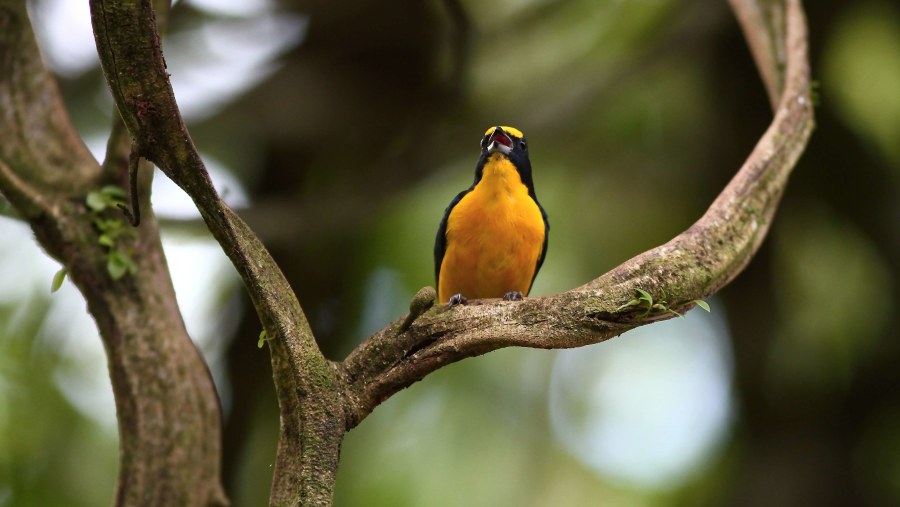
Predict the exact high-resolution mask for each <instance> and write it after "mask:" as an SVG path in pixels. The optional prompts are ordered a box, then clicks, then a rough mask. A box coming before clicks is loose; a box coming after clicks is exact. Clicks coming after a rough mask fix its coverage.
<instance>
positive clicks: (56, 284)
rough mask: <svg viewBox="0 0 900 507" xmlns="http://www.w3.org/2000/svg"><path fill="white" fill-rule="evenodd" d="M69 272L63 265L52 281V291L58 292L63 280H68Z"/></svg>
mask: <svg viewBox="0 0 900 507" xmlns="http://www.w3.org/2000/svg"><path fill="white" fill-rule="evenodd" d="M67 273H68V271H67V270H66V268H65V267H63V268H62V269H60V270H59V271H57V272H56V274H55V275H53V281H52V282H51V283H50V292H56V291H58V290H59V288H60V287H62V284H63V282H64V281H66V274H67Z"/></svg>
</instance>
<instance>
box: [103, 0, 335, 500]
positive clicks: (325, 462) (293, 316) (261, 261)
mask: <svg viewBox="0 0 900 507" xmlns="http://www.w3.org/2000/svg"><path fill="white" fill-rule="evenodd" d="M90 6H91V18H92V22H93V26H94V34H95V39H96V42H97V49H98V51H99V53H100V61H101V64H102V66H103V72H104V75H105V76H106V79H107V81H108V83H109V87H110V89H111V91H112V94H113V98H114V99H115V102H116V105H117V106H118V108H119V111H120V112H121V115H122V119H123V121H124V123H125V125H126V126H127V127H128V130H129V132H130V133H131V135H132V136H133V138H134V142H135V144H136V145H137V146H138V149H139V150H140V153H141V155H142V156H143V157H145V158H147V159H148V160H151V161H152V162H153V163H155V164H156V165H157V166H159V167H160V169H161V170H162V171H163V172H164V173H165V174H166V175H167V176H168V177H169V178H171V179H172V181H174V182H175V183H176V184H177V185H178V186H180V187H181V188H182V189H184V191H185V192H187V194H188V195H189V196H190V197H191V199H193V201H194V203H195V204H196V205H197V208H198V209H199V210H200V214H201V216H202V217H203V219H204V221H205V222H206V224H207V227H208V228H209V230H210V231H211V232H212V234H213V236H214V237H215V238H216V240H217V241H218V242H219V243H220V244H221V245H222V248H223V250H224V251H225V253H226V254H227V255H228V257H229V258H230V259H231V261H232V263H233V264H234V266H235V267H236V268H237V270H238V273H239V274H240V276H241V278H242V279H243V281H244V286H245V287H246V288H247V291H248V292H249V294H250V297H251V299H252V301H253V304H254V306H255V307H256V311H257V314H258V315H259V317H260V320H261V321H262V324H263V327H264V329H265V331H266V333H267V336H268V344H269V349H270V351H271V354H272V365H273V370H274V380H275V386H276V390H277V394H278V401H279V407H280V410H281V437H280V439H279V444H278V451H277V457H276V464H275V471H274V478H273V485H272V494H271V503H272V504H273V505H298V504H304V505H314V504H316V505H317V504H322V503H328V502H330V499H331V494H332V488H333V484H334V474H335V472H336V470H337V461H338V453H339V450H340V442H341V438H342V436H343V434H342V431H341V429H342V427H343V418H344V416H343V412H342V404H341V398H340V393H341V390H342V388H341V386H340V382H341V381H342V378H341V377H340V376H339V375H338V374H337V370H336V368H335V367H334V366H333V365H332V364H331V363H330V362H328V361H327V360H326V359H325V358H324V357H323V356H322V354H321V352H320V351H319V349H318V347H317V345H316V343H315V340H314V338H313V335H312V332H311V330H310V328H309V324H308V323H307V321H306V317H305V316H304V314H303V311H302V309H301V308H300V304H299V302H298V301H297V298H296V296H295V295H294V293H293V291H292V290H291V288H290V286H289V284H288V282H287V280H286V279H285V278H284V276H283V274H282V273H281V271H280V269H279V268H278V266H277V265H276V264H275V261H274V260H273V259H272V257H271V256H270V255H269V253H268V252H267V251H266V249H265V248H264V247H263V245H262V243H260V242H259V240H258V239H257V237H256V236H255V235H254V234H253V232H252V231H251V230H250V229H249V228H248V227H247V226H246V224H245V223H244V222H243V221H242V220H241V219H240V218H239V217H238V216H237V215H236V214H235V213H234V212H233V211H232V210H231V209H230V208H228V206H226V205H225V203H224V202H223V201H222V200H221V199H220V198H219V196H218V194H217V193H216V191H215V189H214V187H213V185H212V184H211V182H210V179H209V176H208V174H207V172H206V168H205V167H204V164H203V161H202V160H201V158H200V154H199V152H198V151H197V149H196V147H195V146H194V144H193V141H192V140H191V137H190V135H189V134H188V131H187V128H186V127H185V125H184V122H183V120H182V117H181V114H180V112H179V110H178V106H177V104H176V102H175V97H174V93H173V91H172V87H171V85H170V83H169V79H168V74H167V72H166V66H165V61H164V59H163V54H162V48H161V46H160V39H159V34H158V31H157V26H156V23H155V21H154V12H153V8H152V6H151V2H150V1H149V0H140V1H130V2H112V1H105V0H92V1H91V2H90Z"/></svg>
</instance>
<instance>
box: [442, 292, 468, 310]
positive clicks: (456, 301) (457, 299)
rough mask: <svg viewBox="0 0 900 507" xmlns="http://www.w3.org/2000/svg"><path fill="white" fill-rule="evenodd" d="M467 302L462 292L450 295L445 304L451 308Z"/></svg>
mask: <svg viewBox="0 0 900 507" xmlns="http://www.w3.org/2000/svg"><path fill="white" fill-rule="evenodd" d="M468 302H469V300H468V299H466V296H463V295H462V294H454V295H452V296H450V301H448V302H447V306H448V307H450V308H453V307H454V306H456V305H464V304H466V303H468Z"/></svg>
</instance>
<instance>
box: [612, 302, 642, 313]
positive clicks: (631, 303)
mask: <svg viewBox="0 0 900 507" xmlns="http://www.w3.org/2000/svg"><path fill="white" fill-rule="evenodd" d="M639 304H641V301H640V300H639V299H632V300H631V301H629V302H627V303H625V304H624V305H622V306H620V307H618V308H616V311H617V312H621V311H622V310H624V309H626V308H631V307H632V306H638V305H639Z"/></svg>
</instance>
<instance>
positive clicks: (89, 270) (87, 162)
mask: <svg viewBox="0 0 900 507" xmlns="http://www.w3.org/2000/svg"><path fill="white" fill-rule="evenodd" d="M114 130H115V129H114ZM121 133H122V132H120V131H116V133H114V134H113V136H112V137H111V138H110V143H109V149H108V152H107V162H108V163H107V164H105V165H104V168H102V169H101V167H100V166H99V165H98V164H97V162H96V161H95V160H94V158H93V157H92V156H91V154H90V152H89V151H88V150H87V148H86V147H85V146H84V143H82V142H81V140H80V139H79V138H78V136H77V134H76V132H75V129H74V127H73V126H72V124H71V122H70V120H69V117H68V115H67V114H66V111H65V108H64V106H63V104H62V100H61V98H60V96H59V92H58V90H57V87H56V83H55V81H54V80H53V78H52V76H51V75H50V73H49V72H48V71H47V69H46V68H45V67H44V65H43V63H42V62H41V57H40V53H39V51H38V48H37V45H36V43H35V40H34V35H33V33H32V31H31V26H30V24H29V22H28V18H27V15H26V9H25V2H24V1H22V0H13V1H10V0H0V139H2V140H3V141H2V142H0V192H2V193H3V194H4V195H5V196H6V197H7V198H8V199H9V201H10V203H12V204H13V205H14V206H15V207H16V209H17V210H18V211H19V214H20V216H21V217H22V218H23V219H25V220H27V221H28V222H29V224H30V225H31V228H32V229H33V230H34V233H35V237H36V238H37V240H38V241H39V242H40V244H41V245H42V246H43V247H44V249H46V251H47V252H48V253H49V254H50V255H52V256H53V257H54V258H56V259H57V260H59V261H60V262H61V263H62V264H63V265H64V266H65V268H66V270H67V271H68V273H69V275H70V278H71V280H72V281H73V282H74V283H75V285H76V286H77V287H78V289H79V290H80V291H81V292H82V293H83V294H84V297H85V299H86V300H87V304H88V309H89V310H90V312H91V314H92V316H93V317H94V319H95V320H96V322H97V328H98V330H99V331H100V335H101V338H102V340H103V345H104V347H105V349H106V353H107V357H108V360H109V372H110V378H111V382H112V388H113V393H114V394H115V401H116V415H117V418H118V423H119V440H120V449H121V451H120V455H119V456H120V465H119V481H118V485H117V487H116V494H115V498H116V501H115V504H116V505H129V506H139V505H147V506H150V505H186V506H187V505H190V506H199V505H202V506H213V505H225V504H227V501H226V500H225V496H224V492H223V490H222V486H221V484H220V479H219V475H220V466H221V465H220V460H221V428H220V418H221V414H220V408H219V403H218V397H217V396H216V392H215V388H214V386H213V383H212V378H211V376H210V375H209V372H208V370H207V369H206V365H205V364H204V363H203V359H202V358H201V356H200V353H199V352H198V351H197V349H196V348H195V347H194V345H193V343H192V342H191V339H190V337H189V336H188V335H187V331H186V330H185V327H184V322H183V321H182V319H181V314H180V312H179V311H178V307H177V304H176V302H175V292H174V289H173V288H172V282H171V279H170V278H169V273H168V270H167V268H166V262H165V258H164V255H163V251H162V245H161V244H160V241H159V232H158V230H157V228H156V221H155V219H153V217H152V216H151V217H149V219H148V220H147V221H146V222H145V225H144V227H142V228H141V229H140V230H138V231H136V232H135V234H134V237H133V238H132V237H129V238H122V239H121V244H120V243H116V247H117V248H121V249H122V250H121V251H134V252H139V253H140V256H139V257H137V256H135V258H134V259H133V261H134V265H135V268H136V269H135V271H134V272H133V273H128V274H126V275H125V276H122V277H120V278H118V279H116V278H115V277H113V276H112V275H111V274H110V273H109V270H108V269H107V261H108V258H109V257H108V254H109V252H108V251H107V250H106V247H104V246H103V245H102V244H101V243H100V239H99V238H100V233H99V231H98V230H97V228H96V227H95V226H94V224H93V222H94V220H95V219H96V218H98V217H99V215H96V214H94V213H95V212H93V211H90V210H89V209H88V207H87V206H86V204H85V200H86V196H87V193H88V192H90V191H92V190H99V189H100V188H101V187H102V186H104V185H106V184H119V185H121V184H122V183H123V182H124V181H125V180H126V179H127V169H126V167H125V165H123V164H120V163H118V162H117V161H121V160H123V159H126V158H127V154H128V146H129V145H130V140H129V139H128V136H127V133H125V136H124V137H123V136H122V135H121ZM123 147H124V149H123ZM145 188H147V189H149V185H147V186H146V187H145ZM142 197H143V198H144V199H149V196H148V195H144V196H142ZM103 218H104V220H114V219H115V218H113V217H112V216H111V215H110V216H107V215H104V216H103ZM116 241H119V240H116Z"/></svg>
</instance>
